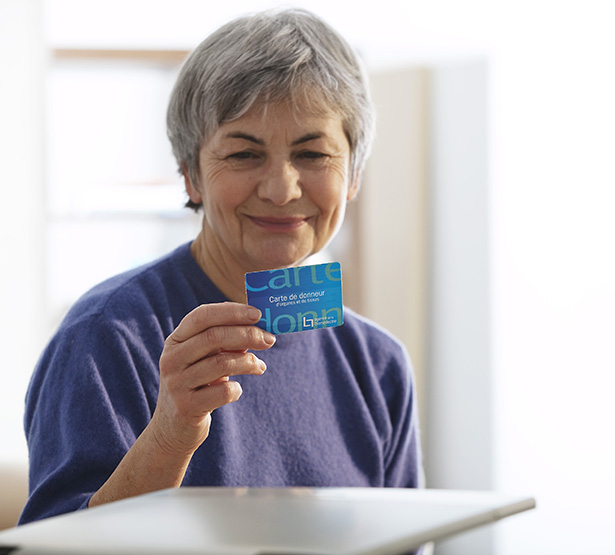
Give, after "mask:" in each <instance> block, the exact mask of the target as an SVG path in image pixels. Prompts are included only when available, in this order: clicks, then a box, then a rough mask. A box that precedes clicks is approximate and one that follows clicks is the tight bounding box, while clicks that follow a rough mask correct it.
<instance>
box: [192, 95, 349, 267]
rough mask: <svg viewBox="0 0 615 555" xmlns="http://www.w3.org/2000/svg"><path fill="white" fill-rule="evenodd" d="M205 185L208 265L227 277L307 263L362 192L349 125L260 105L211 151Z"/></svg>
mask: <svg viewBox="0 0 615 555" xmlns="http://www.w3.org/2000/svg"><path fill="white" fill-rule="evenodd" d="M199 163H200V176H201V179H200V183H199V184H198V186H197V187H193V186H192V184H190V183H189V182H188V183H187V190H188V193H189V195H190V198H191V200H192V201H193V202H197V203H198V202H202V203H203V207H204V210H205V216H204V220H203V233H202V235H201V240H202V241H203V242H204V252H206V253H207V255H206V258H208V260H206V262H208V263H209V264H211V263H212V262H214V263H215V264H216V265H217V266H218V267H220V265H222V264H223V265H224V268H226V269H227V271H241V272H244V273H245V272H248V271H256V270H264V269H271V268H280V267H288V266H293V265H297V264H300V263H301V262H302V261H304V260H305V259H306V258H307V257H309V256H310V255H312V254H314V253H317V252H319V251H320V250H322V249H323V248H324V247H325V246H326V245H327V243H328V242H329V241H330V240H331V239H332V238H333V236H334V235H335V234H336V232H337V231H338V229H339V227H340V225H341V223H342V221H343V218H344V213H345V209H346V203H347V202H348V201H349V200H350V199H351V198H352V197H353V196H354V195H355V193H356V189H357V186H356V183H355V182H353V181H352V180H351V178H350V175H349V163H350V147H349V144H348V140H347V139H346V135H345V134H344V131H343V129H342V122H341V119H339V118H338V117H336V116H334V115H331V116H313V115H304V114H301V113H297V112H293V110H292V108H290V106H289V105H287V104H285V103H282V104H273V105H272V104H270V105H265V106H262V105H260V106H256V107H254V108H252V109H251V110H250V111H248V112H247V113H246V114H245V115H244V116H242V117H241V118H239V119H237V120H235V121H232V122H229V123H225V124H223V125H221V126H220V127H219V128H218V130H217V131H216V133H215V134H214V135H213V137H212V138H211V139H210V140H209V141H208V142H207V143H205V144H204V145H203V147H202V149H201V151H200V157H199Z"/></svg>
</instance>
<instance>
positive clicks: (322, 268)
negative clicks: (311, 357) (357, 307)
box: [245, 262, 344, 334]
mask: <svg viewBox="0 0 615 555" xmlns="http://www.w3.org/2000/svg"><path fill="white" fill-rule="evenodd" d="M245 279H246V294H247V298H248V304H249V305H252V306H255V307H256V308H258V309H259V310H260V311H261V312H262V314H263V316H262V318H261V319H260V322H258V323H257V324H256V325H257V326H258V327H260V328H263V329H265V330H267V331H268V332H271V333H275V334H282V333H291V332H295V331H306V330H316V329H322V328H333V327H335V326H341V325H342V324H343V323H344V310H343V304H342V266H341V264H340V263H339V262H329V263H326V264H315V265H313V266H298V267H296V268H280V269H278V270H265V271H263V272H250V273H248V274H246V275H245Z"/></svg>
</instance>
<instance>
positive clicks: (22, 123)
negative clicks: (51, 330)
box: [0, 0, 45, 463]
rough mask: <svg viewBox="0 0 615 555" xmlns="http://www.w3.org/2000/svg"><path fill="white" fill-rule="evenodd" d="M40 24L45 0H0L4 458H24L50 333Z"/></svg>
mask: <svg viewBox="0 0 615 555" xmlns="http://www.w3.org/2000/svg"><path fill="white" fill-rule="evenodd" d="M42 24H43V21H42V15H41V1H39V0H2V1H0V68H2V70H1V73H0V175H1V181H0V182H1V184H2V185H1V188H0V241H1V247H0V253H1V256H2V271H1V272H0V353H2V355H1V358H0V463H1V462H7V461H9V462H20V461H23V460H24V458H25V456H26V454H25V441H24V438H23V431H22V414H23V399H24V395H25V390H26V386H27V382H28V379H29V372H30V369H31V368H32V367H33V364H34V362H35V360H36V358H37V357H38V352H39V351H40V349H41V347H42V342H43V339H44V338H43V334H44V331H43V330H44V324H43V321H44V318H45V315H44V309H43V285H44V266H43V262H42V261H43V225H42V221H43V175H44V168H43V141H42V121H43V86H42V85H43V75H42V69H43V67H44V63H45V60H44V48H43V43H42Z"/></svg>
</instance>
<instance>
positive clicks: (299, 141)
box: [292, 133, 323, 146]
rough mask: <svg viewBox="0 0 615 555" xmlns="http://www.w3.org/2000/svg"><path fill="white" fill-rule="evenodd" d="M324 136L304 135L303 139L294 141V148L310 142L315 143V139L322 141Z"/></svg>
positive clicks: (320, 134) (316, 134)
mask: <svg viewBox="0 0 615 555" xmlns="http://www.w3.org/2000/svg"><path fill="white" fill-rule="evenodd" d="M322 136H323V134H322V133H308V134H307V135H303V137H300V138H298V139H297V140H296V141H293V143H292V146H297V145H300V144H302V143H307V142H308V141H313V140H314V139H320V138H321V137H322Z"/></svg>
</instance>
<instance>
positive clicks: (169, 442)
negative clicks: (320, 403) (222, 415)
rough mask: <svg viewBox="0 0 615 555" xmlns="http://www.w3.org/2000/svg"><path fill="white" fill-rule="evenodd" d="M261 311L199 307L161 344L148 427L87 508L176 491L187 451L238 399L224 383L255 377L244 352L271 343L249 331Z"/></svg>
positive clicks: (256, 368)
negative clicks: (155, 395) (234, 378)
mask: <svg viewBox="0 0 615 555" xmlns="http://www.w3.org/2000/svg"><path fill="white" fill-rule="evenodd" d="M260 316H261V315H260V311H259V310H257V309H255V308H252V307H249V306H246V305H243V304H239V303H230V302H228V303H220V304H210V305H203V306H199V307H198V308H195V309H194V310H193V311H192V312H190V313H189V314H188V315H187V316H186V317H185V318H184V319H183V320H182V321H181V322H180V324H179V326H177V328H176V329H175V331H173V333H172V334H171V335H170V336H169V337H168V338H167V340H166V342H165V346H164V349H163V351H162V355H161V357H160V389H159V393H158V404H157V405H156V410H155V411H154V416H153V417H152V420H151V421H150V423H149V424H148V426H147V427H146V428H145V430H144V431H143V433H142V434H141V435H140V436H139V437H138V438H137V440H136V441H135V443H134V444H133V446H132V447H131V448H130V449H129V450H128V453H126V455H125V456H124V458H123V459H122V461H121V462H120V464H119V465H118V467H117V468H116V469H115V471H114V472H113V474H112V475H111V476H110V477H109V479H108V480H107V481H106V482H105V484H103V486H102V487H101V488H100V489H99V490H98V491H97V492H96V493H95V494H94V495H93V496H92V498H91V499H90V502H89V506H90V507H93V506H95V505H101V504H103V503H108V502H110V501H117V500H118V499H124V498H126V497H132V496H134V495H140V494H143V493H148V492H151V491H157V490H161V489H164V488H170V487H179V486H180V484H181V482H182V480H183V478H184V475H185V473H186V469H187V468H188V464H189V463H190V459H191V458H192V455H193V453H194V451H196V449H197V448H198V447H199V445H201V443H203V441H205V439H206V438H207V435H208V434H209V426H210V423H211V412H212V411H213V410H215V409H217V408H218V407H221V406H222V405H226V404H227V403H232V402H233V401H236V400H237V399H239V397H240V395H241V386H240V385H239V384H238V383H237V382H234V381H232V380H230V379H229V378H230V376H237V375H239V374H256V375H258V374H262V373H263V372H264V371H265V364H264V363H263V362H262V361H261V360H260V359H258V358H257V357H256V356H254V355H253V354H251V353H248V352H247V351H248V349H253V350H257V351H258V350H264V349H268V348H269V347H271V346H272V345H273V344H274V343H275V336H273V335H271V334H270V333H268V332H266V331H264V330H262V329H260V328H257V327H256V326H254V324H255V323H256V322H258V320H259V318H260Z"/></svg>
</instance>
